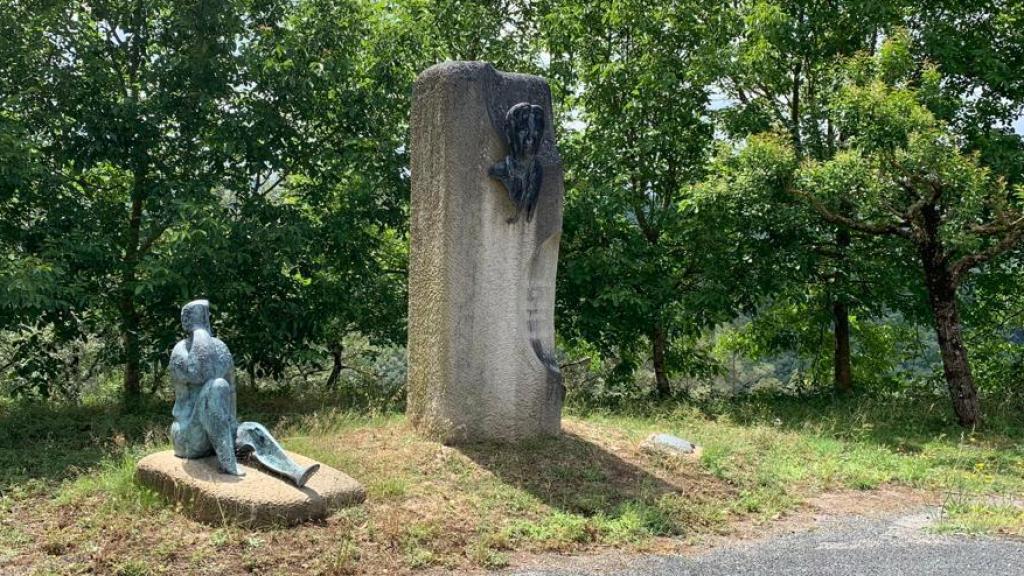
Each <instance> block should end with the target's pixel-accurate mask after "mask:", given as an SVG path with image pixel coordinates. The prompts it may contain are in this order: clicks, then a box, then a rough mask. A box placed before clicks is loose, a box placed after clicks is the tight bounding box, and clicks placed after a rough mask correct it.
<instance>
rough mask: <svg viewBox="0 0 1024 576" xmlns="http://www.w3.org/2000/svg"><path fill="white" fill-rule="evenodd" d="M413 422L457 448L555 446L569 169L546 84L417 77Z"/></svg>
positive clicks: (433, 73) (482, 76)
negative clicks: (524, 442) (558, 283)
mask: <svg viewBox="0 0 1024 576" xmlns="http://www.w3.org/2000/svg"><path fill="white" fill-rule="evenodd" d="M411 132H412V145H411V149H410V151H411V154H412V213H411V224H410V226H411V245H410V258H409V260H410V261H409V380H408V384H409V409H408V410H409V417H410V419H411V421H412V423H413V424H414V426H415V427H416V429H417V430H419V431H420V433H422V434H424V435H426V436H428V437H431V438H434V439H437V440H440V441H442V442H445V443H449V444H459V443H466V442H477V441H517V440H521V439H526V438H531V437H537V436H546V435H555V434H558V433H559V431H560V427H561V410H562V400H563V397H564V395H565V392H564V388H563V386H562V377H561V374H560V372H559V368H558V362H557V359H556V358H555V346H554V344H555V331H554V305H555V272H556V269H557V265H558V242H559V238H560V237H561V232H562V202H563V196H564V192H563V184H562V167H561V160H560V159H559V156H558V149H557V148H556V146H555V136H554V132H553V130H552V118H551V93H550V90H549V89H548V85H547V83H546V82H545V81H544V80H543V79H542V78H539V77H536V76H527V75H523V74H507V73H503V72H499V71H497V70H495V69H494V68H493V67H492V66H491V65H489V64H486V63H483V62H446V63H444V64H438V65H437V66H434V67H432V68H429V69H428V70H426V71H424V72H423V73H422V74H420V76H419V78H418V79H417V80H416V83H415V87H414V89H413V105H412V120H411Z"/></svg>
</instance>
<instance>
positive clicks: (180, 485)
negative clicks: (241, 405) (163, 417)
mask: <svg viewBox="0 0 1024 576" xmlns="http://www.w3.org/2000/svg"><path fill="white" fill-rule="evenodd" d="M288 455H289V456H290V457H291V458H292V459H293V460H295V462H296V463H297V464H298V465H299V466H303V467H305V466H309V465H310V464H313V463H314V461H313V460H310V459H309V458H306V457H304V456H301V455H299V454H294V453H288ZM240 464H241V465H242V467H243V468H244V469H245V476H242V477H238V476H231V475H228V474H224V473H222V472H221V471H220V470H219V469H218V468H217V459H216V458H215V457H213V456H211V457H209V458H202V459H197V460H186V459H184V458H178V457H177V456H175V455H174V453H173V452H171V451H170V450H168V451H165V452H157V453H156V454H150V455H149V456H146V457H145V458H143V459H142V460H140V461H139V464H138V466H137V467H136V469H135V477H136V479H137V480H138V482H139V483H140V484H142V485H143V486H146V487H148V488H151V489H153V490H155V491H156V492H158V493H160V494H162V495H164V496H165V497H167V498H168V499H170V500H172V501H173V502H177V503H180V504H181V505H182V509H183V510H184V511H185V513H186V514H188V515H189V517H191V518H194V519H196V520H199V521H201V522H207V523H215V524H217V523H221V522H225V521H226V522H231V523H237V524H241V525H244V526H273V525H293V524H298V523H300V522H305V521H308V520H318V519H321V518H325V517H326V516H328V515H329V514H331V512H333V511H335V510H337V509H338V508H343V507H346V506H352V505H355V504H359V503H361V502H362V501H363V500H364V499H365V498H366V491H365V490H364V489H363V486H362V485H361V484H359V482H356V481H355V480H353V479H352V478H351V477H350V476H348V475H347V474H344V473H343V472H339V471H338V470H335V469H334V468H331V467H330V466H325V465H323V464H321V465H320V470H319V471H318V472H317V473H316V474H314V475H313V477H312V478H310V480H309V482H308V483H307V484H306V485H305V486H304V487H302V488H297V487H296V486H295V485H293V484H292V483H291V482H289V481H287V480H285V479H282V478H279V477H277V476H274V475H271V474H268V473H266V472H264V471H262V470H261V469H259V468H256V467H255V466H254V465H251V464H249V463H246V462H243V463H240Z"/></svg>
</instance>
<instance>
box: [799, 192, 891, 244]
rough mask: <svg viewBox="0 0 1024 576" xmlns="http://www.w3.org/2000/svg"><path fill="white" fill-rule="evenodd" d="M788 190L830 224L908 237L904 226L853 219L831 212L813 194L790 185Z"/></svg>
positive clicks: (876, 234)
mask: <svg viewBox="0 0 1024 576" xmlns="http://www.w3.org/2000/svg"><path fill="white" fill-rule="evenodd" d="M789 191H790V193H791V194H793V195H794V196H796V197H798V198H800V199H802V200H804V201H805V202H807V203H808V204H810V206H811V208H814V211H815V212H817V213H818V214H819V215H820V216H821V217H822V218H824V219H825V220H827V221H828V222H830V223H832V224H836V225H840V226H846V227H847V228H849V229H851V230H856V231H858V232H863V233H865V234H872V235H875V236H900V237H902V238H910V231H909V230H908V229H906V228H903V227H900V226H898V225H895V224H873V223H870V222H861V221H859V220H854V219H853V218H849V217H847V216H843V215H841V214H837V213H835V212H833V211H832V210H830V209H829V208H828V206H825V203H824V202H822V201H821V200H820V199H818V198H817V197H816V196H815V195H813V194H809V193H807V192H801V191H800V190H796V189H795V188H792V187H789Z"/></svg>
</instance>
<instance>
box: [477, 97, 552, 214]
mask: <svg viewBox="0 0 1024 576" xmlns="http://www.w3.org/2000/svg"><path fill="white" fill-rule="evenodd" d="M544 127H545V126H544V109H543V108H541V107H540V106H536V105H534V104H530V103H528V102H520V103H519V104H516V105H515V106H513V107H511V108H509V110H508V113H507V114H505V125H504V132H505V133H504V137H505V143H506V144H507V146H508V154H507V155H506V156H505V158H504V159H502V160H501V161H500V162H498V163H497V164H495V165H494V166H491V169H490V171H489V172H488V173H489V174H490V176H491V178H494V179H496V180H498V181H499V182H501V183H502V184H504V185H505V189H506V190H508V198H509V200H511V201H512V203H513V204H515V206H516V214H515V216H513V217H512V218H509V220H508V221H509V223H510V224H511V223H515V222H517V221H518V220H519V216H520V215H521V214H522V213H523V211H524V210H525V211H526V221H527V222H530V221H532V220H533V211H534V209H535V208H536V207H537V197H538V196H539V195H540V188H541V180H542V179H543V177H544V167H543V166H541V163H540V160H538V159H537V153H538V152H539V151H540V143H541V139H542V138H543V137H544Z"/></svg>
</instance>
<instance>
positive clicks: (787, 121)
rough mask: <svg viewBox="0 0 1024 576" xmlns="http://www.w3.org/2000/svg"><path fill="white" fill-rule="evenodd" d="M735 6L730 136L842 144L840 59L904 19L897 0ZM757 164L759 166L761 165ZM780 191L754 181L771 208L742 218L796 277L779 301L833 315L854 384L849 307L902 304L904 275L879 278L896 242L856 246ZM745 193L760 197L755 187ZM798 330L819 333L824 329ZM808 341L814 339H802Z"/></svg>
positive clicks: (770, 1) (726, 84) (838, 355)
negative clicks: (834, 113) (835, 111)
mask: <svg viewBox="0 0 1024 576" xmlns="http://www.w3.org/2000/svg"><path fill="white" fill-rule="evenodd" d="M733 14H734V18H735V19H736V21H737V22H736V24H737V26H736V34H735V41H734V42H732V43H731V44H730V46H729V49H728V51H727V58H726V59H725V61H726V66H725V68H724V71H723V74H722V77H721V79H720V81H719V84H720V87H721V89H722V91H723V94H724V96H726V97H727V98H728V100H729V105H728V106H726V107H725V109H724V110H722V111H721V112H720V113H719V118H720V119H721V126H722V127H723V129H724V131H725V132H726V134H727V136H728V137H729V138H731V139H734V140H742V139H743V138H745V137H746V136H749V135H752V134H758V133H761V132H765V131H777V132H780V133H785V134H786V135H787V136H788V137H789V140H790V145H791V146H792V148H793V150H794V152H795V154H796V155H797V157H798V158H811V159H816V160H823V159H827V158H830V157H831V156H832V155H833V154H834V153H835V152H836V150H837V149H838V148H839V147H840V146H841V142H840V138H841V135H840V134H839V133H838V132H837V131H836V130H835V127H834V125H833V124H832V123H831V122H830V121H829V109H828V107H829V100H830V98H831V96H832V94H833V93H834V91H835V90H836V88H837V72H838V70H837V65H838V63H839V62H841V61H842V60H843V59H844V58H846V57H849V56H852V55H853V54H856V53H858V52H860V51H869V50H873V49H874V47H875V45H876V43H877V40H878V38H879V37H880V36H883V35H884V34H885V33H886V32H887V30H889V29H890V27H891V26H892V25H894V24H897V23H899V22H900V21H901V16H902V12H901V10H900V6H899V4H898V3H893V2H881V1H877V0H849V1H843V2H831V3H821V2H815V1H808V0H751V1H743V2H738V3H736V4H735V7H734V11H733ZM752 168H753V172H752V173H756V172H757V171H758V170H759V169H760V168H761V167H760V166H753V167H752ZM764 184H768V185H771V184H778V182H775V183H771V182H764ZM780 192H783V191H781V190H779V189H777V188H776V189H774V190H772V189H762V190H750V191H749V193H750V194H753V195H756V196H759V197H761V198H763V199H764V201H766V202H767V203H768V205H770V206H771V209H768V210H765V211H764V212H763V213H761V214H759V215H757V216H758V217H757V218H756V219H752V220H748V222H747V225H746V226H745V228H746V229H747V230H748V231H750V233H752V234H758V235H761V236H767V237H770V238H772V240H773V242H774V244H775V246H776V248H777V251H776V253H775V254H774V258H775V259H776V264H775V265H776V267H777V270H778V274H779V275H781V276H782V277H784V278H787V279H789V280H790V282H788V283H785V285H784V286H782V287H781V288H780V290H778V291H776V292H774V293H773V294H772V302H773V304H772V305H774V306H781V307H783V308H788V307H790V306H793V305H797V306H799V307H801V308H803V309H804V311H805V313H804V314H803V315H802V316H801V317H802V318H803V321H805V322H809V323H810V324H811V325H813V326H818V325H827V324H829V323H830V324H831V325H832V334H833V341H834V348H833V350H834V352H833V355H832V358H833V362H832V364H833V369H834V383H835V388H836V390H837V391H838V392H839V393H844V394H845V393H849V392H851V391H852V390H853V386H854V382H853V374H854V369H853V366H852V362H851V358H852V346H851V344H850V339H851V320H850V316H851V314H852V311H851V308H853V309H859V311H860V312H861V313H862V314H863V315H864V316H877V315H884V314H885V313H886V310H885V308H886V305H888V306H890V307H891V306H894V305H895V304H896V303H895V302H893V299H894V298H896V297H898V295H897V294H895V293H894V290H893V289H892V288H893V287H895V286H898V285H899V283H897V282H890V281H883V282H875V280H878V279H882V280H886V278H885V276H886V274H887V272H883V270H882V269H884V268H885V266H884V264H880V263H879V262H878V257H879V256H880V255H882V256H883V257H884V254H885V253H886V252H887V251H888V250H889V249H891V246H886V245H885V243H880V242H877V241H873V242H868V243H866V244H861V245H858V246H851V243H852V240H853V239H852V238H851V236H850V234H849V232H848V231H847V230H845V229H843V228H842V227H835V226H831V225H828V224H827V223H823V222H822V221H821V220H820V219H819V218H816V217H814V216H813V215H811V214H808V213H807V212H806V211H805V210H793V206H792V203H793V199H792V197H789V196H787V195H786V194H784V193H783V194H780ZM748 200H749V201H754V200H753V197H750V196H748ZM755 202H756V201H755ZM769 257H772V256H771V255H770V256H769ZM888 273H891V271H889V272H888ZM869 287H870V289H869ZM770 316H771V314H769V315H768V317H770ZM757 322H758V320H757V319H756V318H755V324H756V323H757ZM798 332H803V333H804V334H806V335H816V334H817V333H818V330H817V329H816V328H815V329H811V330H798ZM815 337H816V336H815ZM783 341H785V340H780V341H779V342H780V343H781V342H783ZM808 346H817V343H814V344H811V343H801V344H800V346H798V347H801V348H804V347H808Z"/></svg>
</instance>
